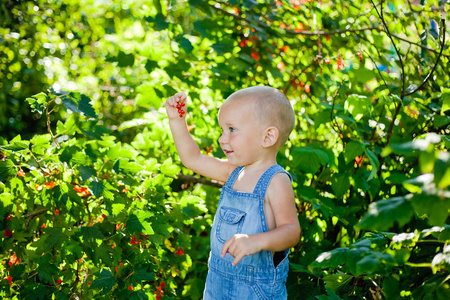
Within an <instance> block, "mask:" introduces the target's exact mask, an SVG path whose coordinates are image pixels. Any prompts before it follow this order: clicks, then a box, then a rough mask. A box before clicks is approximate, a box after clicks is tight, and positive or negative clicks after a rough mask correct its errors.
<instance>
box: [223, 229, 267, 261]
mask: <svg viewBox="0 0 450 300" xmlns="http://www.w3.org/2000/svg"><path fill="white" fill-rule="evenodd" d="M253 237H254V236H249V235H248V234H235V235H234V236H233V237H232V238H230V239H229V240H228V241H226V242H225V244H223V247H222V252H221V255H222V257H225V254H227V252H228V253H230V254H231V256H233V257H234V260H233V262H232V265H233V266H235V265H237V264H238V262H240V261H241V259H242V258H243V257H244V256H247V255H252V254H255V253H258V252H259V251H261V247H260V246H259V241H257V239H255V238H253Z"/></svg>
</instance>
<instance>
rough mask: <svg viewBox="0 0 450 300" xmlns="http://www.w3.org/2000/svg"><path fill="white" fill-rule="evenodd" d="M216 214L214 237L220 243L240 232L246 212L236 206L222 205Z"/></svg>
mask: <svg viewBox="0 0 450 300" xmlns="http://www.w3.org/2000/svg"><path fill="white" fill-rule="evenodd" d="M218 214H219V222H218V223H217V229H216V237H217V239H218V240H219V241H220V242H221V243H225V242H226V241H227V240H228V239H230V238H231V237H232V236H234V235H235V234H238V233H241V230H242V226H243V225H244V219H245V215H246V213H245V212H243V211H240V210H239V209H236V208H232V207H227V206H222V207H220V210H219V211H218Z"/></svg>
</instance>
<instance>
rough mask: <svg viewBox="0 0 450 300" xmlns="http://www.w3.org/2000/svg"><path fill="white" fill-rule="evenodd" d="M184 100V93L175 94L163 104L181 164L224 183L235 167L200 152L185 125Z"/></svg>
mask: <svg viewBox="0 0 450 300" xmlns="http://www.w3.org/2000/svg"><path fill="white" fill-rule="evenodd" d="M186 98H187V97H186V94H185V93H177V94H175V95H174V96H173V97H170V98H169V99H168V100H167V101H166V103H165V107H166V111H167V116H168V117H169V125H170V130H171V132H172V136H173V140H174V143H175V147H176V148H177V152H178V155H179V156H180V159H181V162H182V163H183V165H184V166H185V167H186V168H188V169H190V170H192V171H194V172H195V173H198V174H200V175H202V176H205V177H208V178H212V179H216V180H219V181H226V180H227V179H228V176H229V175H230V173H231V171H233V169H234V168H235V167H234V166H232V165H231V164H230V163H228V162H227V161H226V160H220V159H217V158H214V157H211V156H208V155H204V154H202V153H201V152H200V149H199V147H198V145H197V143H196V142H195V141H194V139H193V138H192V136H191V134H190V133H189V129H188V127H187V124H186Z"/></svg>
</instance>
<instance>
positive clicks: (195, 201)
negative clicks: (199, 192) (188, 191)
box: [180, 196, 208, 218]
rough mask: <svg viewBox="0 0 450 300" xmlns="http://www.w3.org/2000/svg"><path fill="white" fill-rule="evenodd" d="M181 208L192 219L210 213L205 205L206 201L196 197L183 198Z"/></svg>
mask: <svg viewBox="0 0 450 300" xmlns="http://www.w3.org/2000/svg"><path fill="white" fill-rule="evenodd" d="M180 208H181V210H182V211H183V212H184V213H185V214H187V215H188V216H189V217H191V218H195V217H196V216H199V215H201V214H204V213H206V212H207V211H208V210H207V208H206V206H205V204H204V201H203V200H202V199H201V198H199V197H196V196H187V197H183V198H181V200H180Z"/></svg>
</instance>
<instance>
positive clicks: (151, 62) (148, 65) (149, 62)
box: [145, 59, 159, 73]
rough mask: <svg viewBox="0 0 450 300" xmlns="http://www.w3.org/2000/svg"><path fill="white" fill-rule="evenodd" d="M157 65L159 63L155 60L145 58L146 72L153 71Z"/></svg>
mask: <svg viewBox="0 0 450 300" xmlns="http://www.w3.org/2000/svg"><path fill="white" fill-rule="evenodd" d="M158 67H159V65H158V63H157V62H156V61H154V60H151V59H147V62H146V63H145V69H146V70H147V72H148V73H151V72H153V70H155V69H156V68H158Z"/></svg>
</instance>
